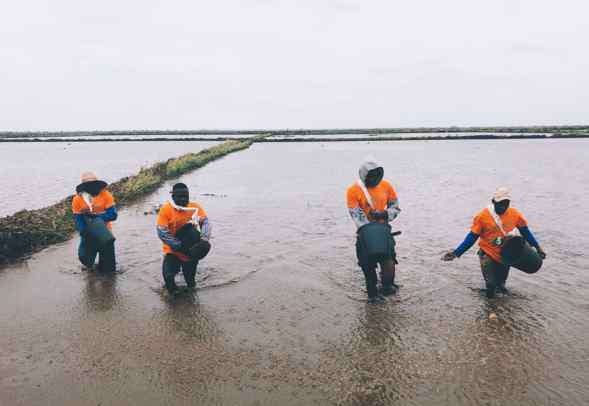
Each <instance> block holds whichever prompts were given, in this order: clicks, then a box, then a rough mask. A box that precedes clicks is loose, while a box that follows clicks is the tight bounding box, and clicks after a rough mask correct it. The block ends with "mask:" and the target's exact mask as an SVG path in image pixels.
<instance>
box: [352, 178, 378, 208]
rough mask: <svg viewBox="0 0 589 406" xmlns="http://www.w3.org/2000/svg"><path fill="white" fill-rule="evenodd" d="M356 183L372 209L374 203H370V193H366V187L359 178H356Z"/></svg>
mask: <svg viewBox="0 0 589 406" xmlns="http://www.w3.org/2000/svg"><path fill="white" fill-rule="evenodd" d="M356 183H357V184H358V186H360V190H362V194H363V195H364V197H365V198H366V201H367V202H368V206H369V207H370V208H371V209H372V210H374V204H372V197H371V196H370V193H368V189H366V186H365V185H364V183H363V182H362V181H361V180H360V179H358V180H357V181H356Z"/></svg>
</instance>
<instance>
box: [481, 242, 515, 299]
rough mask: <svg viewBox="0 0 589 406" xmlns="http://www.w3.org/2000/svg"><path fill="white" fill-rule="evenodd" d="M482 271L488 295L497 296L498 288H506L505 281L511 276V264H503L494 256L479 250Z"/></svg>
mask: <svg viewBox="0 0 589 406" xmlns="http://www.w3.org/2000/svg"><path fill="white" fill-rule="evenodd" d="M479 258H480V260H481V272H482V274H483V279H484V280H485V285H486V289H487V297H495V292H496V291H497V288H500V289H502V290H503V289H505V282H506V281H507V277H508V276H509V266H507V265H503V264H501V263H499V262H497V261H495V260H494V259H493V258H491V257H490V256H488V255H487V254H485V253H484V252H483V251H479Z"/></svg>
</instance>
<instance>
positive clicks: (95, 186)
mask: <svg viewBox="0 0 589 406" xmlns="http://www.w3.org/2000/svg"><path fill="white" fill-rule="evenodd" d="M85 189H86V191H87V192H88V193H90V195H92V196H98V194H99V193H100V192H101V191H102V185H101V184H100V183H90V184H89V185H87V186H86V187H85Z"/></svg>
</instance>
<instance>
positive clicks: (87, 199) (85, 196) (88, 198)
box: [80, 192, 94, 212]
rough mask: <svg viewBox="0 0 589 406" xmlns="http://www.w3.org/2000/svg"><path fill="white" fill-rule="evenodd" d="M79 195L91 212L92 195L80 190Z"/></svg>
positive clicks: (92, 209)
mask: <svg viewBox="0 0 589 406" xmlns="http://www.w3.org/2000/svg"><path fill="white" fill-rule="evenodd" d="M80 196H81V197H82V200H84V202H85V203H86V205H87V206H88V208H89V209H90V212H93V211H94V206H93V205H92V196H90V193H88V192H82V193H80Z"/></svg>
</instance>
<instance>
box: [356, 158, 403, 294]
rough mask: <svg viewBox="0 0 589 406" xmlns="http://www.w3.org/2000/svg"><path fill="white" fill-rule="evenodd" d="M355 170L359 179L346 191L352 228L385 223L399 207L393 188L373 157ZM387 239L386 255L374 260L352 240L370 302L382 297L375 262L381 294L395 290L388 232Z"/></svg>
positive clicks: (394, 214)
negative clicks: (379, 283)
mask: <svg viewBox="0 0 589 406" xmlns="http://www.w3.org/2000/svg"><path fill="white" fill-rule="evenodd" d="M358 173H359V175H360V178H359V179H358V180H357V181H356V182H355V183H354V184H353V185H351V186H350V187H349V188H348V190H347V193H346V197H347V206H348V210H349V213H350V216H351V217H352V220H353V221H354V224H355V225H356V228H357V229H360V228H361V227H362V226H363V225H365V224H368V223H370V222H380V223H385V224H387V225H388V223H389V222H391V221H393V220H394V219H395V218H397V216H398V215H399V213H400V212H401V209H400V207H399V199H398V197H397V193H396V191H395V189H394V188H393V186H392V185H391V184H390V183H389V182H388V181H386V180H383V177H384V169H383V168H382V166H381V165H379V164H378V163H377V162H376V161H375V160H374V159H371V158H369V159H367V160H366V162H364V164H362V166H361V167H360V170H359V172H358ZM390 239H391V241H390V245H391V247H392V250H391V253H390V255H389V256H386V257H384V258H378V259H374V258H369V257H367V255H366V254H365V253H364V252H363V249H362V246H361V244H360V241H359V239H358V238H357V239H356V256H357V258H358V265H360V267H361V268H362V272H363V273H364V278H365V280H366V291H367V293H368V301H369V302H372V303H378V302H382V301H383V300H384V299H383V297H382V296H381V295H379V292H378V288H377V284H378V278H377V275H376V267H377V265H380V276H381V285H382V290H381V292H382V294H383V295H385V296H387V295H391V294H394V293H395V292H396V291H397V289H398V286H397V285H396V284H395V264H397V257H396V253H395V250H394V246H395V240H394V238H393V236H392V235H390Z"/></svg>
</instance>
